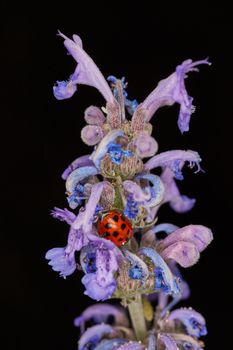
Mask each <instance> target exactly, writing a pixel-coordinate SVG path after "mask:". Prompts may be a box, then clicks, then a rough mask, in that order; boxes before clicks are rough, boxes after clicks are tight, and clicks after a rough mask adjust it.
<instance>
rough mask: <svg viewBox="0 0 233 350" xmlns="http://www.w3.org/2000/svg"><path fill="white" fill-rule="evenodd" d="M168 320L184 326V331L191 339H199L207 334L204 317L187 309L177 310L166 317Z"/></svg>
mask: <svg viewBox="0 0 233 350" xmlns="http://www.w3.org/2000/svg"><path fill="white" fill-rule="evenodd" d="M168 319H169V320H179V321H180V322H181V323H183V324H184V326H185V328H186V331H187V333H188V334H189V335H191V336H193V337H197V338H199V337H201V336H204V335H206V334H207V330H206V324H205V319H204V317H203V316H202V315H201V314H200V313H199V312H197V311H195V310H193V309H191V308H189V309H184V308H182V309H177V310H174V311H171V313H170V314H169V315H168Z"/></svg>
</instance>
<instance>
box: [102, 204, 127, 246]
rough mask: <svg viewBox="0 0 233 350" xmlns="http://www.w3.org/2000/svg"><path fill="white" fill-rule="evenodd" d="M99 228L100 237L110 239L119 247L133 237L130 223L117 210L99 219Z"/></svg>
mask: <svg viewBox="0 0 233 350" xmlns="http://www.w3.org/2000/svg"><path fill="white" fill-rule="evenodd" d="M97 228H98V233H99V235H100V236H102V237H104V238H106V239H109V240H110V241H112V242H113V243H115V244H116V245H117V246H118V247H120V246H121V245H123V244H125V243H126V242H127V241H128V240H129V239H130V238H131V237H132V235H133V229H132V226H131V224H130V221H129V220H128V219H126V218H125V216H124V215H123V214H120V213H119V212H118V211H117V210H113V211H111V212H109V213H107V214H105V215H103V216H102V217H101V218H99V220H98V223H97Z"/></svg>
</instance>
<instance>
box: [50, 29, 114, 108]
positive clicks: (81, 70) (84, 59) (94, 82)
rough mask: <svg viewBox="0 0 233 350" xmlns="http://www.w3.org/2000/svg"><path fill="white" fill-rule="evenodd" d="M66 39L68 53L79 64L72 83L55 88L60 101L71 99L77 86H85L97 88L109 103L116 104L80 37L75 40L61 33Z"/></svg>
mask: <svg viewBox="0 0 233 350" xmlns="http://www.w3.org/2000/svg"><path fill="white" fill-rule="evenodd" d="M59 34H60V36H61V37H62V38H63V39H64V45H65V47H66V48H67V50H68V52H69V53H70V54H71V56H72V57H73V58H74V59H75V61H76V62H77V63H78V65H77V67H76V69H75V72H74V74H73V75H72V77H71V79H70V81H68V83H66V82H58V86H55V87H54V95H55V97H56V98H58V99H65V98H70V97H71V96H72V95H73V94H74V92H75V91H76V85H77V84H85V85H90V86H93V87H95V88H96V89H98V90H99V92H100V93H101V94H102V95H103V96H104V98H105V99H106V101H107V102H114V96H113V94H112V92H111V89H110V87H109V86H108V83H107V81H106V80H105V79H104V77H103V75H102V74H101V72H100V70H99V68H98V67H97V66H96V64H95V63H94V62H93V60H92V59H91V58H90V57H89V56H88V54H87V53H86V52H85V51H84V50H83V48H82V41H81V39H80V38H79V36H78V35H73V40H71V39H69V38H68V37H66V36H65V35H64V34H62V33H59Z"/></svg>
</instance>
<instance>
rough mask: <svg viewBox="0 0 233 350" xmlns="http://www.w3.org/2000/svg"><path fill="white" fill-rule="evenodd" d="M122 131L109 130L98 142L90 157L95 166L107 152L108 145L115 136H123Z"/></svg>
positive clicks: (97, 165) (98, 164)
mask: <svg viewBox="0 0 233 350" xmlns="http://www.w3.org/2000/svg"><path fill="white" fill-rule="evenodd" d="M123 135H124V132H123V131H122V130H112V131H110V132H109V133H108V134H107V135H106V136H105V137H104V138H103V139H102V141H100V143H99V144H98V146H97V148H96V150H95V151H94V152H93V153H92V155H91V157H90V159H91V160H92V161H93V162H94V164H95V166H96V167H97V168H99V166H100V161H101V160H102V159H103V157H104V156H105V154H106V153H107V152H108V146H109V144H110V143H111V142H113V141H114V140H115V139H116V138H117V137H119V136H123Z"/></svg>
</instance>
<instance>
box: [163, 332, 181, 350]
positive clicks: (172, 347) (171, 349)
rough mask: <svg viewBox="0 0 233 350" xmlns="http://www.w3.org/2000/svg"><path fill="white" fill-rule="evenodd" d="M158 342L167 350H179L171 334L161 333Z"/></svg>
mask: <svg viewBox="0 0 233 350" xmlns="http://www.w3.org/2000/svg"><path fill="white" fill-rule="evenodd" d="M158 341H159V342H160V343H162V344H163V345H164V346H165V350H179V348H178V346H177V344H176V342H175V340H174V339H173V338H172V336H171V335H170V334H166V333H160V334H159V335H158Z"/></svg>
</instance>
